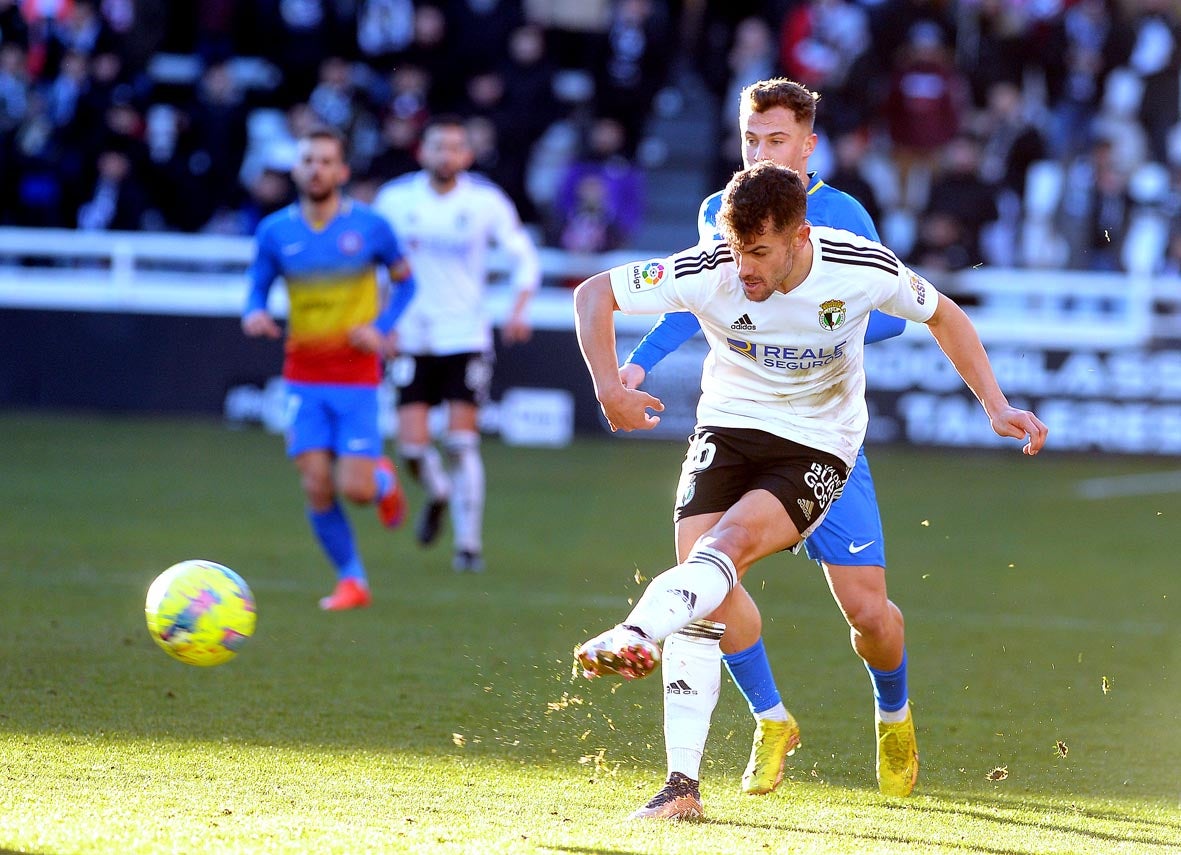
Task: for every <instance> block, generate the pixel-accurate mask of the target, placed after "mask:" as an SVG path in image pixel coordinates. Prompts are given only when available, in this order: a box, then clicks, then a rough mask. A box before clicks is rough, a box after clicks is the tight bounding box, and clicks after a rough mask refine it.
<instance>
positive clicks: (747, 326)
mask: <svg viewBox="0 0 1181 855" xmlns="http://www.w3.org/2000/svg"><path fill="white" fill-rule="evenodd" d="M730 329H732V330H744V331H745V332H754V330H755V329H756V327H755V324H754V321H752V320H751V319H750V315H745V314H744V315H743V316H742V317H741V318H739V319H738V320H736V321H735V322H734V323H732V324H730Z"/></svg>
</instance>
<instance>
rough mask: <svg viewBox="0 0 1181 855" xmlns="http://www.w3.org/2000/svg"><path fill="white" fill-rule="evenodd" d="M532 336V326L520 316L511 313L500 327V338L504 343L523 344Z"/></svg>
mask: <svg viewBox="0 0 1181 855" xmlns="http://www.w3.org/2000/svg"><path fill="white" fill-rule="evenodd" d="M532 337H533V327H532V326H530V325H529V322H528V321H527V320H525V319H524V318H522V317H519V316H517V315H513V316H512V317H510V318H509V319H508V320H507V321H505V322H504V326H502V327H501V328H500V339H501V341H503V342H504V343H505V344H523V343H524V342H527V341H528V340H529V339H530V338H532Z"/></svg>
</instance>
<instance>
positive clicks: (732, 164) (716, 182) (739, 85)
mask: <svg viewBox="0 0 1181 855" xmlns="http://www.w3.org/2000/svg"><path fill="white" fill-rule="evenodd" d="M718 26H720V24H719V25H718ZM778 63H779V57H778V48H777V45H776V44H775V36H774V34H773V33H772V32H771V27H770V25H769V24H768V23H767V21H766V20H765V19H764V18H763V17H761V16H759V15H751V16H749V17H746V18H743V19H742V20H740V21H738V22H737V24H736V25H735V26H734V36H733V41H732V43H731V44H730V49H729V50H728V51H727V52H726V78H725V79H726V88H725V91H724V92H723V94H722V99H721V114H720V115H719V117H718V145H717V147H716V148H715V149H714V151H713V152H712V155H713V162H712V167H711V179H710V181H709V186H711V187H722V186H725V184H726V182H727V181H729V180H730V176H731V175H733V174H734V173H735V172H737V171H738V170H739V169H741V168H742V160H741V158H740V157H739V156H738V152H740V151H742V141H741V140H740V139H739V136H740V134H739V128H738V123H737V122H735V121H734V105H735V104H739V103H741V102H742V98H741V97H740V96H741V93H742V90H743V89H745V88H746V87H747V86H749V85H750V84H751V83H754V82H756V81H759V80H768V79H770V78H772V77H774V76H775V75H776V72H777V71H778V68H779V66H778Z"/></svg>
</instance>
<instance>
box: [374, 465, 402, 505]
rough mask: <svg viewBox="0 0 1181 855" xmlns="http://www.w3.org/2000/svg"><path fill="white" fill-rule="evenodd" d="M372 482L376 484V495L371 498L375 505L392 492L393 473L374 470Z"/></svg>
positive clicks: (385, 470)
mask: <svg viewBox="0 0 1181 855" xmlns="http://www.w3.org/2000/svg"><path fill="white" fill-rule="evenodd" d="M373 480H374V481H375V482H377V494H376V495H375V496H374V497H373V502H374V504H376V503H377V502H380V501H381V500H382V499H384V498H385V497H386V496H388V495H389V494H390V493H392V492H394V485H395V484H396V483H397V482H395V481H394V473H392V472H390V471H389V470H388V469H374V470H373Z"/></svg>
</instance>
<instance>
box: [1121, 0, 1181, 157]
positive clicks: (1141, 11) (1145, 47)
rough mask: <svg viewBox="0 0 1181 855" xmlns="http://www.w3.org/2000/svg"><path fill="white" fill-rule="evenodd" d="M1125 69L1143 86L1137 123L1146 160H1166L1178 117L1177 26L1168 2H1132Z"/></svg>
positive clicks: (1180, 39) (1180, 42)
mask: <svg viewBox="0 0 1181 855" xmlns="http://www.w3.org/2000/svg"><path fill="white" fill-rule="evenodd" d="M1133 6H1134V7H1135V8H1136V9H1137V13H1136V15H1135V17H1134V18H1133V20H1132V22H1131V33H1130V36H1131V45H1130V49H1129V51H1128V59H1127V64H1128V66H1129V67H1130V68H1131V69H1132V71H1134V72H1135V73H1136V75H1137V76H1138V77H1139V78H1140V80H1141V81H1142V83H1143V84H1144V92H1143V95H1142V96H1141V99H1140V110H1139V116H1138V117H1139V120H1140V124H1141V125H1142V126H1143V128H1144V130H1145V132H1146V133H1147V135H1148V147H1149V157H1151V159H1152V160H1154V161H1156V162H1158V163H1164V162H1166V161H1167V160H1168V137H1169V131H1170V130H1172V129H1173V127H1174V126H1176V124H1177V122H1178V119H1179V118H1181V25H1179V24H1178V20H1177V14H1176V7H1175V6H1174V5H1172V3H1171V0H1136V2H1135V3H1134V4H1133Z"/></svg>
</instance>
